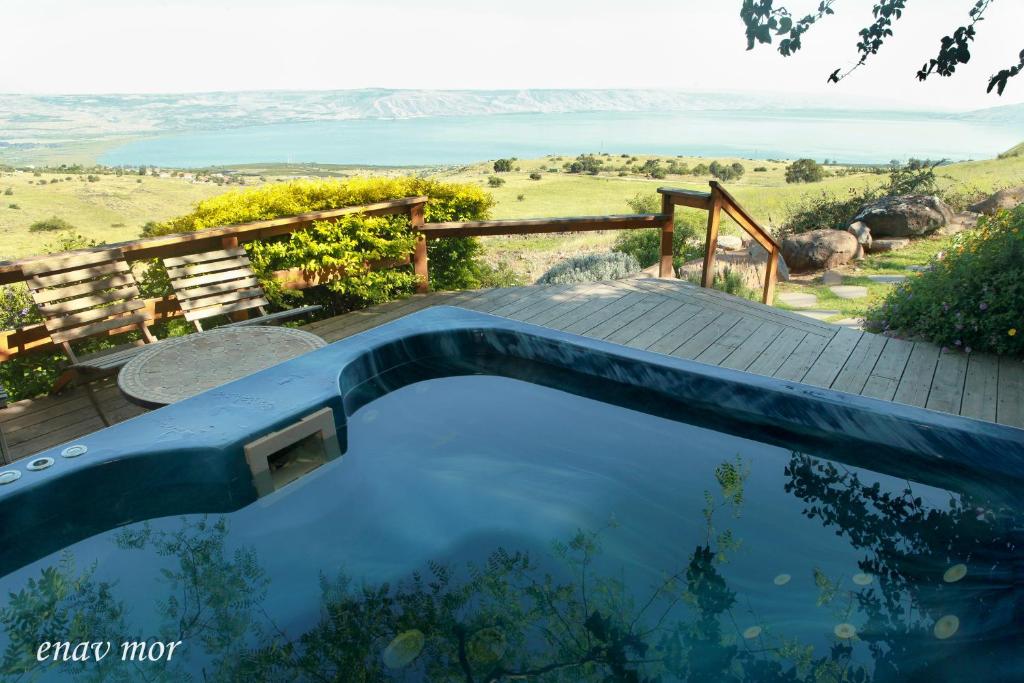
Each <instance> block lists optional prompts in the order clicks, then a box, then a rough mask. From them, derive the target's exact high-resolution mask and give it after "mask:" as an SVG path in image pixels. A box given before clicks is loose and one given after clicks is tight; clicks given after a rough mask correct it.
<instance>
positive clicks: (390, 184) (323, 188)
mask: <svg viewBox="0 0 1024 683" xmlns="http://www.w3.org/2000/svg"><path fill="white" fill-rule="evenodd" d="M420 195H422V196H427V197H429V198H430V201H429V202H427V205H426V208H425V218H426V220H427V221H428V222H440V221H472V220H481V219H484V218H487V217H488V215H489V213H490V210H491V207H492V206H493V204H494V200H493V199H492V198H491V196H490V195H489V194H487V193H486V192H484V191H483V190H481V189H480V188H479V187H477V186H475V185H470V184H458V183H443V182H440V181H438V180H433V179H430V178H418V177H413V176H403V177H398V178H350V179H346V180H344V181H339V180H300V181H294V182H289V183H279V184H275V185H264V186H261V187H257V188H253V189H249V190H237V191H235V192H228V193H225V194H222V195H218V196H216V197H212V198H210V199H207V200H204V201H202V202H200V203H199V204H198V205H197V206H196V208H195V210H194V211H193V212H192V213H190V214H187V215H185V216H180V217H178V218H174V219H171V220H169V221H166V222H164V223H160V224H158V225H157V226H155V227H153V228H152V229H150V230H149V234H150V235H164V234H170V233H177V232H192V231H194V230H202V229H203V228H211V227H215V226H219V225H231V224H234V223H248V222H251V221H259V220H268V219H271V218H280V217H282V216H294V215H297V214H300V213H306V212H309V211H322V210H325V209H336V208H341V207H344V206H361V205H364V204H372V203H374V202H382V201H387V200H389V199H400V198H402V197H414V196H420ZM406 222H407V219H406ZM428 255H429V258H430V280H431V285H432V286H433V288H434V289H439V290H441V289H473V288H476V287H482V286H489V283H490V282H491V279H490V278H492V277H493V276H494V269H493V268H490V267H489V266H487V265H486V264H484V263H483V262H482V260H481V258H482V256H483V248H482V247H481V246H480V243H479V242H478V241H477V240H475V239H473V238H458V239H443V240H432V241H431V242H430V244H429V245H428ZM307 295H308V292H307ZM307 298H308V296H307Z"/></svg>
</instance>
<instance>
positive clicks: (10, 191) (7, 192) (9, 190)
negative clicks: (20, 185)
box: [4, 187, 14, 197]
mask: <svg viewBox="0 0 1024 683" xmlns="http://www.w3.org/2000/svg"><path fill="white" fill-rule="evenodd" d="M13 194H14V188H13V187H8V188H7V189H6V190H4V196H7V197H10V196H11V195H13Z"/></svg>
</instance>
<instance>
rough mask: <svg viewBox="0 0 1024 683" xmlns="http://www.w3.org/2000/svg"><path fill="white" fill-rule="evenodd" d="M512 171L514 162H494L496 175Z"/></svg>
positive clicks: (503, 160) (505, 160) (504, 160)
mask: <svg viewBox="0 0 1024 683" xmlns="http://www.w3.org/2000/svg"><path fill="white" fill-rule="evenodd" d="M511 170H512V160H511V159H498V160H497V161H495V162H494V172H495V173H508V172H509V171H511Z"/></svg>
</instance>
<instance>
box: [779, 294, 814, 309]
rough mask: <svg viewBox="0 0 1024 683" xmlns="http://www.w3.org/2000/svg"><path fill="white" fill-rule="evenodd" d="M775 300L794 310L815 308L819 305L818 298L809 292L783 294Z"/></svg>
mask: <svg viewBox="0 0 1024 683" xmlns="http://www.w3.org/2000/svg"><path fill="white" fill-rule="evenodd" d="M775 298H776V299H777V300H778V301H780V302H782V303H784V304H786V305H787V306H791V307H793V308H813V307H815V306H817V305H818V297H816V296H814V295H813V294H810V293H808V292H782V293H781V294H779V295H778V296H776V297H775Z"/></svg>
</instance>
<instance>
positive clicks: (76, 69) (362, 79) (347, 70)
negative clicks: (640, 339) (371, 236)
mask: <svg viewBox="0 0 1024 683" xmlns="http://www.w3.org/2000/svg"><path fill="white" fill-rule="evenodd" d="M741 4H742V3H741V0H618V1H611V0H502V1H501V2H497V1H495V0H477V1H473V2H471V1H468V0H428V1H426V2H425V1H423V0H334V1H333V2H327V1H324V0H319V1H318V0H166V1H160V0H0V6H2V13H0V17H2V21H3V29H2V40H0V92H7V93H12V92H20V93H105V92H120V93H125V92H187V91H208V90H255V89H315V90H323V89H342V88H361V87H372V86H375V87H386V88H459V89H462V88H465V89H485V88H486V89H490V88H610V87H615V88H620V87H621V88H681V89H688V90H729V91H745V90H764V91H783V92H794V93H810V94H814V95H820V96H821V102H822V104H823V105H827V104H829V103H830V102H829V98H834V99H833V101H832V102H831V103H832V104H841V102H842V101H843V100H844V99H846V98H848V97H851V96H853V97H857V98H862V99H876V98H877V99H885V100H890V101H893V102H895V103H902V104H906V105H911V106H933V107H944V108H954V109H973V108H980V107H985V106H994V105H999V104H1015V103H1019V102H1024V76H1021V77H1020V78H1018V79H1016V80H1015V81H1011V85H1010V87H1009V88H1008V91H1007V94H1006V95H1005V96H1003V97H1002V98H997V97H995V96H994V95H991V96H989V95H986V94H985V86H986V84H987V82H988V77H989V76H990V75H992V74H993V73H995V72H996V71H998V70H999V69H1000V68H1003V67H1006V66H1009V65H1011V64H1013V63H1015V62H1016V60H1017V55H1018V53H1019V52H1020V50H1021V49H1024V38H1022V37H1021V34H1020V30H1019V27H1020V26H1021V25H1024V1H1022V0H996V2H995V4H994V5H993V6H992V8H991V10H990V20H989V21H986V22H984V23H983V24H982V25H981V27H980V31H981V38H982V42H981V43H980V44H979V45H978V46H977V47H976V48H975V51H974V52H975V55H974V59H973V60H972V62H971V63H970V64H969V65H968V66H966V67H963V68H962V69H961V73H958V75H957V76H956V77H955V78H952V79H943V78H939V77H934V78H933V79H932V80H930V81H929V82H927V83H925V84H919V83H917V81H916V80H915V79H914V74H915V73H916V70H917V69H918V68H919V67H920V66H921V64H923V63H924V62H925V61H926V60H927V58H929V57H931V56H933V55H934V54H935V53H936V52H937V51H938V41H939V37H940V36H942V35H945V34H946V33H949V32H951V31H952V30H954V29H955V28H956V27H957V26H959V25H960V23H962V21H963V19H965V18H966V15H967V12H968V10H969V9H970V7H971V6H972V5H973V4H974V0H916V1H915V2H910V3H909V10H908V12H907V14H906V17H905V18H904V19H903V20H902V21H901V22H899V24H898V25H897V26H896V39H895V40H893V41H892V43H891V44H890V45H887V46H886V47H885V48H884V49H883V51H882V53H881V54H879V55H878V56H877V57H876V58H874V59H873V61H872V63H871V64H870V65H869V68H866V69H863V70H861V71H860V72H858V73H857V74H856V75H855V76H853V77H852V78H850V79H848V80H847V81H845V82H844V83H843V84H842V85H840V86H827V85H826V84H825V79H826V77H827V75H828V73H830V72H831V71H832V69H834V68H837V67H839V66H846V65H848V64H850V63H852V61H853V60H854V59H855V45H856V41H857V30H858V29H859V28H860V27H862V26H864V25H866V24H868V23H870V21H871V5H872V4H873V3H872V2H871V0H845V1H844V2H840V3H838V4H837V8H838V11H837V16H835V17H831V18H829V19H828V20H827V21H826V22H825V23H824V24H822V25H820V26H819V27H817V28H816V29H815V30H813V31H811V32H810V33H809V34H808V35H807V36H806V38H805V41H804V45H805V47H804V51H803V52H802V53H800V54H799V55H798V56H796V57H792V58H789V59H783V58H781V57H780V56H778V54H777V53H776V52H774V51H773V49H771V48H765V47H762V48H761V49H759V50H756V51H754V52H747V51H746V50H745V47H746V45H745V40H744V36H743V25H742V23H741V21H740V19H739V17H738V11H739V7H740V5H741ZM784 4H786V5H788V6H789V7H790V9H791V10H793V11H794V13H796V12H798V11H799V12H800V13H801V14H802V13H803V12H806V11H807V10H810V9H812V8H813V7H816V6H817V4H818V0H784Z"/></svg>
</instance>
